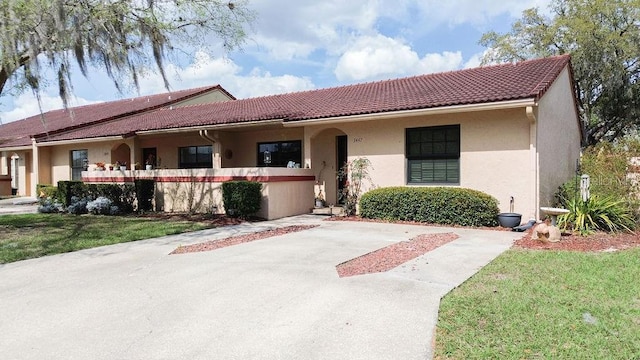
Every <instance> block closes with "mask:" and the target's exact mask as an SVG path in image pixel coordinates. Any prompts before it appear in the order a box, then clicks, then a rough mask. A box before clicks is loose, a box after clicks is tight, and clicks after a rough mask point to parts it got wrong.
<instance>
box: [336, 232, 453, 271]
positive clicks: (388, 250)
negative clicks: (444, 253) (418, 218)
mask: <svg viewBox="0 0 640 360" xmlns="http://www.w3.org/2000/svg"><path fill="white" fill-rule="evenodd" d="M457 238H458V235H456V234H454V233H444V234H423V235H418V236H417V237H415V238H413V239H411V240H408V241H402V242H399V243H395V244H392V245H389V246H385V247H383V248H381V249H378V250H375V251H372V252H370V253H368V254H365V255H362V256H358V257H357V258H354V259H351V260H348V261H345V262H343V263H341V264H338V265H337V266H336V271H337V272H338V275H339V276H340V277H346V276H354V275H362V274H371V273H378V272H385V271H388V270H391V269H393V268H394V267H397V266H399V265H401V264H404V263H405V262H407V261H409V260H412V259H415V258H417V257H418V256H421V255H424V254H426V253H427V252H429V251H431V250H433V249H435V248H437V247H439V246H442V245H444V244H446V243H448V242H450V241H453V240H455V239H457Z"/></svg>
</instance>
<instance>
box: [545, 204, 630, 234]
mask: <svg viewBox="0 0 640 360" xmlns="http://www.w3.org/2000/svg"><path fill="white" fill-rule="evenodd" d="M567 209H568V210H569V211H570V213H569V214H566V215H561V216H559V217H558V226H559V227H561V228H563V229H568V228H571V229H572V230H574V231H578V232H580V235H588V234H590V233H592V232H594V231H596V230H602V231H611V232H615V231H621V230H625V231H633V229H634V227H635V219H634V215H633V211H632V210H631V209H630V208H629V206H628V205H627V204H626V203H625V201H624V200H617V199H615V198H613V197H606V196H600V195H597V194H596V195H592V196H591V197H590V198H589V200H587V201H582V199H581V198H575V197H574V198H571V199H568V200H567Z"/></svg>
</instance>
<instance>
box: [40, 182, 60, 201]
mask: <svg viewBox="0 0 640 360" xmlns="http://www.w3.org/2000/svg"><path fill="white" fill-rule="evenodd" d="M36 193H37V194H38V198H40V199H52V200H57V199H58V188H57V187H55V186H53V185H49V184H38V185H36Z"/></svg>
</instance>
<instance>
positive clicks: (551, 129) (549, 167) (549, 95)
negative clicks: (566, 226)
mask: <svg viewBox="0 0 640 360" xmlns="http://www.w3.org/2000/svg"><path fill="white" fill-rule="evenodd" d="M572 93H573V89H572V87H571V82H570V77H569V71H568V69H565V70H564V71H563V72H562V73H561V74H560V76H559V77H558V79H557V80H556V81H555V82H554V83H553V85H552V86H551V87H550V88H549V90H548V91H547V92H546V94H545V95H544V96H543V97H542V99H540V101H539V107H538V113H537V130H536V132H537V134H538V135H537V139H538V141H537V149H538V161H539V169H540V170H539V189H540V190H539V191H540V199H539V201H540V206H552V205H554V194H555V192H556V191H557V190H558V187H559V186H560V185H562V184H563V183H564V182H566V181H567V180H569V179H571V178H572V176H573V175H575V170H576V160H578V158H579V157H580V125H579V119H578V117H577V113H576V108H575V104H574V99H573V97H572Z"/></svg>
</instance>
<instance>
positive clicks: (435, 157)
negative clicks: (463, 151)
mask: <svg viewBox="0 0 640 360" xmlns="http://www.w3.org/2000/svg"><path fill="white" fill-rule="evenodd" d="M406 146H407V148H406V157H407V183H409V184H430V183H456V184H457V183H459V182H460V125H452V126H433V127H423V128H413V129H407V130H406Z"/></svg>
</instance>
